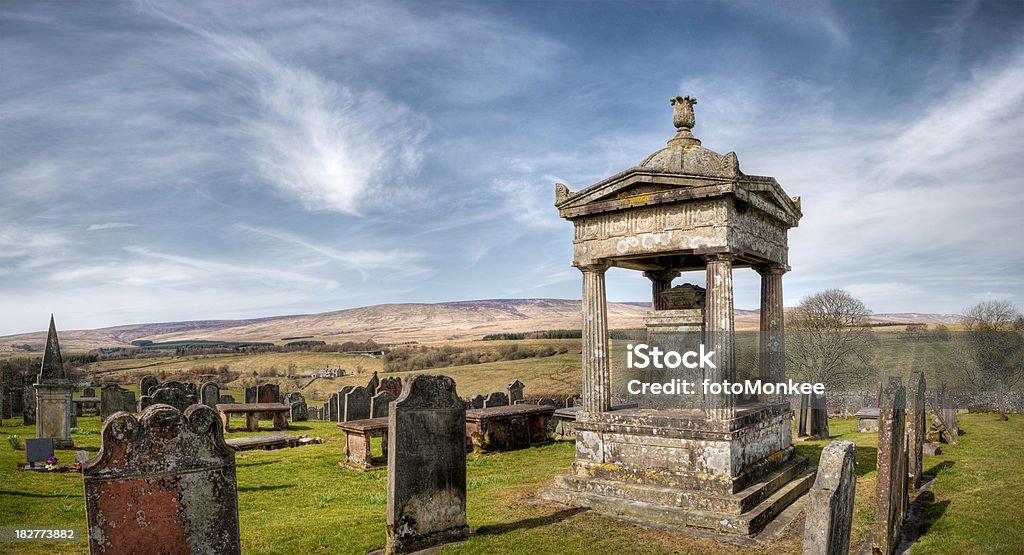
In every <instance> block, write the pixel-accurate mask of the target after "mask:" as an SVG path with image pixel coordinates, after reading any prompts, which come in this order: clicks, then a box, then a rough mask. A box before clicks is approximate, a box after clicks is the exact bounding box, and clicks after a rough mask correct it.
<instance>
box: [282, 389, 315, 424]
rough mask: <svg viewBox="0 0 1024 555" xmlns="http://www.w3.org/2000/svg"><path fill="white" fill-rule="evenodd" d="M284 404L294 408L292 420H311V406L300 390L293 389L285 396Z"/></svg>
mask: <svg viewBox="0 0 1024 555" xmlns="http://www.w3.org/2000/svg"><path fill="white" fill-rule="evenodd" d="M283 402H284V404H286V405H288V406H289V407H291V409H292V413H291V417H292V422H299V421H304V420H309V406H308V405H306V398H305V397H303V396H302V394H301V393H299V392H298V391H293V392H291V393H289V394H287V395H285V396H284V401H283Z"/></svg>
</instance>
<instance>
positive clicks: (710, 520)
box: [540, 462, 814, 536]
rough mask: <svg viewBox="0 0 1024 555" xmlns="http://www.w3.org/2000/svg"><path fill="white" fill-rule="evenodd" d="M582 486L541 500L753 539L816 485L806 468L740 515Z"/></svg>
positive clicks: (555, 490) (568, 483)
mask: <svg viewBox="0 0 1024 555" xmlns="http://www.w3.org/2000/svg"><path fill="white" fill-rule="evenodd" d="M804 464H806V462H805V463H804ZM562 478H571V477H562ZM584 481H585V480H584ZM582 482H583V481H579V482H577V481H574V480H571V479H570V480H556V482H555V484H554V485H553V486H552V487H548V488H545V489H543V490H541V492H540V497H541V498H542V499H546V500H549V501H555V502H558V503H562V504H565V505H571V506H576V507H589V508H591V509H592V510H594V511H596V512H599V513H602V514H606V515H609V516H614V517H617V518H622V519H625V520H629V521H632V522H636V523H638V524H648V525H650V524H655V525H658V526H670V527H671V526H686V527H691V528H701V529H705V530H712V531H716V532H723V533H727V534H741V535H746V536H750V535H754V534H756V533H757V532H759V531H760V530H761V529H762V528H764V526H765V525H766V524H768V523H769V522H771V520H772V519H774V518H775V517H776V516H777V515H778V514H779V513H781V512H782V511H783V510H784V509H785V508H786V507H787V506H789V505H790V504H791V503H793V501H795V500H796V499H797V498H799V497H800V496H801V495H803V494H804V493H806V492H807V490H808V489H810V487H811V484H813V482H814V469H813V468H807V467H806V466H804V467H803V468H802V470H800V471H799V472H798V474H797V475H796V476H795V477H793V479H792V480H791V481H789V482H788V483H786V484H784V485H783V486H782V487H780V488H778V490H777V491H775V492H774V493H772V494H771V495H770V496H768V497H767V498H765V499H764V500H763V501H761V502H760V503H759V504H758V505H757V506H755V507H754V508H753V509H752V510H750V511H747V512H744V513H739V514H737V513H735V512H724V511H716V510H702V509H691V508H686V507H682V506H678V505H670V504H662V503H657V502H651V501H643V500H638V499H632V498H624V497H620V496H613V495H608V493H611V490H609V489H605V490H603V492H604V493H598V492H599V491H602V489H601V488H600V487H595V488H582V489H577V487H576V486H577V485H578V484H581V483H582ZM645 487H649V486H645ZM659 489H662V488H659Z"/></svg>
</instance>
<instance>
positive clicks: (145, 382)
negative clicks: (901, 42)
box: [139, 376, 160, 397]
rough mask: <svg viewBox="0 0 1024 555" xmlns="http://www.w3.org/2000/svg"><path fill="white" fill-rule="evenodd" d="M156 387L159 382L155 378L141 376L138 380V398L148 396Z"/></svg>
mask: <svg viewBox="0 0 1024 555" xmlns="http://www.w3.org/2000/svg"><path fill="white" fill-rule="evenodd" d="M158 385H160V381H159V380H157V379H156V377H155V376H143V377H142V379H141V380H139V397H142V396H145V395H149V394H150V393H151V392H152V391H153V390H154V389H156V387H157V386H158Z"/></svg>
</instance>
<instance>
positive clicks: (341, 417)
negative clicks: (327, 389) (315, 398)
mask: <svg viewBox="0 0 1024 555" xmlns="http://www.w3.org/2000/svg"><path fill="white" fill-rule="evenodd" d="M353 389H355V386H354V385H346V386H345V387H343V388H341V389H339V390H338V415H337V416H336V417H335V420H337V421H338V422H344V421H345V396H346V395H348V392H349V391H352V390H353Z"/></svg>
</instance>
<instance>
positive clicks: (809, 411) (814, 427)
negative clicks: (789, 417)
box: [796, 392, 828, 440]
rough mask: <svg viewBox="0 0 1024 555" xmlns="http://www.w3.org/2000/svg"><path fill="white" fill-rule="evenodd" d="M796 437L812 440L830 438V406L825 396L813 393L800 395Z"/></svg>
mask: <svg viewBox="0 0 1024 555" xmlns="http://www.w3.org/2000/svg"><path fill="white" fill-rule="evenodd" d="M796 435H797V437H798V438H806V439H812V440H813V439H823V438H828V404H827V402H826V400H825V396H824V395H818V394H816V393H813V392H811V393H805V394H802V395H800V408H799V410H797V412H796Z"/></svg>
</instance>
